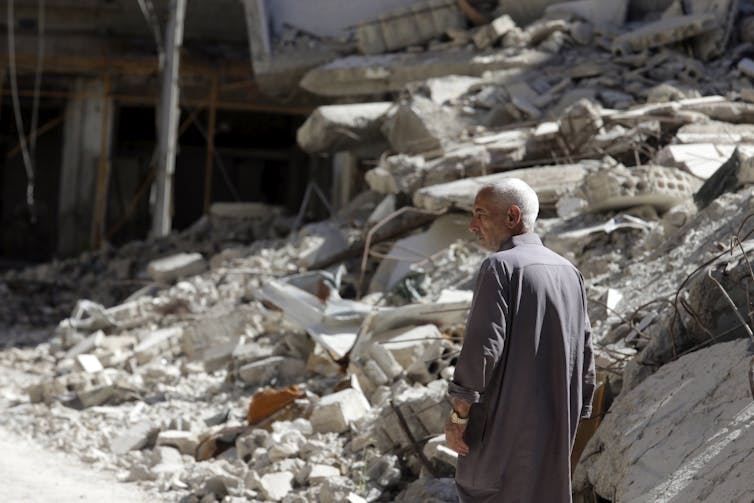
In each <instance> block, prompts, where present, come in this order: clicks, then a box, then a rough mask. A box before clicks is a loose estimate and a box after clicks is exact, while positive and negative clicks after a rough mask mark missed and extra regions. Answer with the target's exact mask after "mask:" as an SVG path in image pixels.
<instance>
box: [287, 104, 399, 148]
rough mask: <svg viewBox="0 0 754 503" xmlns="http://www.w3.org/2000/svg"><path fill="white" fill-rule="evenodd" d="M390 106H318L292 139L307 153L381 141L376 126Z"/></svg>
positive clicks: (380, 124) (381, 136) (383, 139)
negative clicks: (294, 138)
mask: <svg viewBox="0 0 754 503" xmlns="http://www.w3.org/2000/svg"><path fill="white" fill-rule="evenodd" d="M392 106H393V103H392V102H376V103H354V104H349V105H326V106H321V107H318V108H317V109H316V110H314V112H312V114H311V115H310V116H309V117H308V118H307V119H306V122H304V124H303V125H302V126H301V127H300V128H299V129H298V131H297V132H296V141H297V143H298V145H299V146H300V147H301V148H302V149H304V150H305V151H307V152H309V153H330V154H332V153H335V152H341V151H346V150H352V149H355V148H357V147H359V146H360V145H363V144H365V143H372V142H384V141H385V138H384V136H383V135H382V132H381V130H380V127H381V126H382V122H383V120H384V117H385V115H386V113H387V112H388V110H390V108H391V107H392Z"/></svg>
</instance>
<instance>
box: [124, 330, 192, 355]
mask: <svg viewBox="0 0 754 503" xmlns="http://www.w3.org/2000/svg"><path fill="white" fill-rule="evenodd" d="M182 336H183V328H181V327H170V328H163V329H160V330H156V331H154V332H152V333H151V334H149V335H147V337H145V338H144V339H143V340H142V341H141V342H139V343H138V344H137V345H136V347H135V348H134V355H135V356H136V361H137V362H138V363H139V364H144V363H147V362H149V361H151V360H153V359H154V358H156V357H158V356H160V355H162V354H163V353H168V352H170V351H172V350H173V349H174V348H176V347H177V346H178V344H179V342H180V340H181V337H182Z"/></svg>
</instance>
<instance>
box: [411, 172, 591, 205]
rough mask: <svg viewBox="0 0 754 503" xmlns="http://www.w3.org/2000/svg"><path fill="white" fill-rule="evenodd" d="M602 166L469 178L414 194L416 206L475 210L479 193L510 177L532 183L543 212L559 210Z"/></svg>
mask: <svg viewBox="0 0 754 503" xmlns="http://www.w3.org/2000/svg"><path fill="white" fill-rule="evenodd" d="M597 166H599V163H589V162H584V163H581V164H563V165H557V166H542V167H537V168H523V169H515V170H511V171H506V172H503V173H496V174H494V175H487V176H480V177H475V178H466V179H463V180H458V181H455V182H449V183H443V184H438V185H433V186H431V187H424V188H422V189H419V190H418V191H416V192H415V193H414V205H415V206H416V207H418V208H423V209H426V210H432V211H438V210H441V209H447V208H458V209H462V210H465V211H471V207H472V205H473V203H474V197H475V196H476V193H477V192H478V191H479V189H481V188H482V187H484V186H485V185H487V184H494V183H497V182H499V181H501V180H504V179H506V178H520V179H521V180H523V181H525V182H526V183H528V184H529V185H530V186H531V187H532V188H533V189H534V191H535V192H536V193H537V196H538V197H539V205H540V212H544V211H553V212H554V211H555V209H556V208H555V207H556V205H557V202H558V200H559V199H560V198H561V197H564V196H566V195H568V194H572V193H574V192H576V191H577V190H578V189H579V187H580V186H581V184H582V182H583V181H584V176H585V175H586V174H587V172H588V169H587V167H589V169H596V167H597Z"/></svg>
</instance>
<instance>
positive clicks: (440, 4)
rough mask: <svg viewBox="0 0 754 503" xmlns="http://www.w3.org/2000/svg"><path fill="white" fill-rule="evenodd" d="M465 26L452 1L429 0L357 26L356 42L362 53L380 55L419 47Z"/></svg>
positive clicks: (455, 4) (459, 12)
mask: <svg viewBox="0 0 754 503" xmlns="http://www.w3.org/2000/svg"><path fill="white" fill-rule="evenodd" d="M465 24H466V21H465V19H464V18H463V15H462V14H461V11H460V10H459V9H458V5H457V3H456V2H455V1H454V0H430V1H427V2H423V3H419V4H415V5H412V6H409V7H406V8H404V9H400V10H397V11H394V12H389V13H387V14H385V15H383V16H381V17H380V18H379V19H377V20H375V21H372V22H368V23H364V24H361V25H359V26H358V27H357V28H356V39H357V43H358V46H359V50H360V51H361V52H362V53H363V54H381V53H384V52H390V51H394V50H396V49H402V48H405V47H409V46H412V45H418V44H422V43H424V42H427V41H429V40H431V39H433V38H435V37H438V36H440V35H443V34H444V33H445V32H446V31H448V30H451V29H460V28H463V27H464V25H465Z"/></svg>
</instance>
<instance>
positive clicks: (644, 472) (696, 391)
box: [573, 340, 754, 501]
mask: <svg viewBox="0 0 754 503" xmlns="http://www.w3.org/2000/svg"><path fill="white" fill-rule="evenodd" d="M749 344H750V343H749V341H745V340H739V341H734V342H727V343H720V344H716V345H714V346H712V347H710V348H708V349H703V350H700V351H697V352H694V353H692V354H689V355H686V356H683V357H681V358H680V359H678V360H677V361H674V362H671V363H669V364H667V365H665V366H663V367H662V368H661V369H660V370H658V371H657V373H655V374H654V375H653V376H652V377H650V378H648V379H647V380H646V381H644V382H643V383H642V384H641V385H639V386H638V387H636V388H634V389H632V390H631V391H629V392H625V393H623V394H621V395H620V396H619V397H618V398H617V400H616V402H615V403H614V404H613V406H612V407H611V409H610V414H608V415H607V416H606V417H605V419H604V421H603V422H602V424H601V425H600V427H599V429H598V430H597V432H596V434H595V436H594V437H593V438H592V440H591V441H590V442H589V444H588V445H587V447H586V450H585V451H584V453H583V455H582V462H581V464H580V465H579V466H578V467H577V468H576V473H575V475H574V484H573V486H574V491H575V492H576V493H579V494H585V495H587V494H588V495H589V496H588V497H590V498H591V497H592V494H593V493H592V491H594V492H595V493H596V494H597V495H598V496H601V497H603V498H615V501H631V500H650V501H661V500H662V501H670V500H672V499H676V498H678V499H679V500H682V501H698V500H709V501H717V500H725V501H737V500H741V499H746V498H747V497H748V496H747V495H749V494H751V492H752V491H754V482H753V481H752V479H751V477H749V476H748V474H749V469H748V468H749V462H750V461H751V456H752V448H751V445H752V440H753V439H752V435H754V433H753V432H752V430H751V428H750V425H751V416H752V414H754V406H752V404H751V394H750V390H749V383H748V379H747V375H748V371H749V360H751V356H752V355H751V348H750V347H749ZM639 404H641V405H639ZM668 424H672V425H673V427H672V428H668V427H667V425H668ZM700 428H701V430H703V432H704V433H702V434H700V433H699V432H700ZM721 480H725V482H721Z"/></svg>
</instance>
